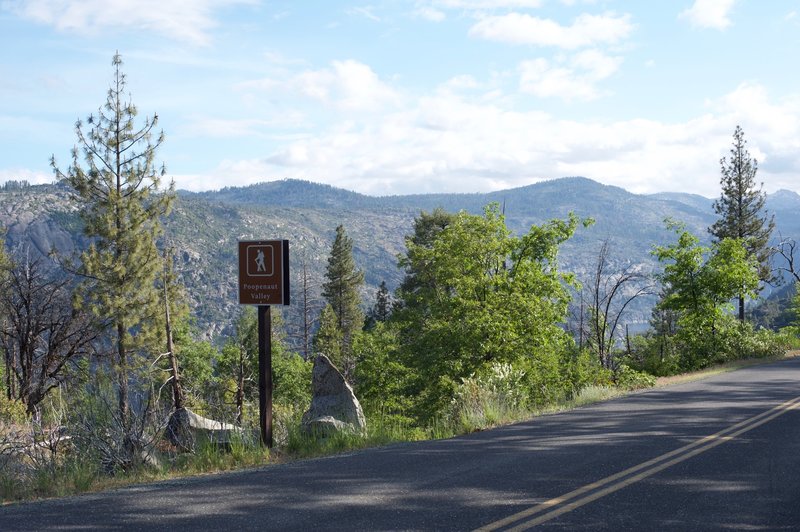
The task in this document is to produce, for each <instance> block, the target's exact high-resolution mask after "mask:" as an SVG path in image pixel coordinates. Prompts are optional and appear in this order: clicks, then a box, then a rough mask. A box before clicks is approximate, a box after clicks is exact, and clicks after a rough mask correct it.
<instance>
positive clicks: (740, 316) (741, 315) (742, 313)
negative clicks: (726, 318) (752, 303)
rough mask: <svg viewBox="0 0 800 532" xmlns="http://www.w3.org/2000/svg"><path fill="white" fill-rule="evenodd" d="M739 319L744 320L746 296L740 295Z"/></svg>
mask: <svg viewBox="0 0 800 532" xmlns="http://www.w3.org/2000/svg"><path fill="white" fill-rule="evenodd" d="M739 321H741V322H743V321H744V296H739Z"/></svg>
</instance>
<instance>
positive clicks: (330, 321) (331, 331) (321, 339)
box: [314, 304, 344, 369]
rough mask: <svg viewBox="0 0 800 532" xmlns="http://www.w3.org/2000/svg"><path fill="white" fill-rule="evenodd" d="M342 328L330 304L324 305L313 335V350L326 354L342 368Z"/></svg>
mask: <svg viewBox="0 0 800 532" xmlns="http://www.w3.org/2000/svg"><path fill="white" fill-rule="evenodd" d="M342 336H343V334H342V330H341V329H340V328H339V320H338V319H337V318H336V312H335V311H334V310H333V307H332V306H331V305H330V304H327V305H325V308H323V309H322V314H321V315H320V317H319V330H318V331H317V335H316V336H315V337H314V352H315V353H317V354H321V355H325V356H327V357H328V358H329V359H330V361H331V362H333V364H334V365H335V366H336V367H337V368H340V369H341V368H343V363H344V357H343V355H342Z"/></svg>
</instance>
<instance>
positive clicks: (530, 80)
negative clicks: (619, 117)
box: [519, 50, 622, 101]
mask: <svg viewBox="0 0 800 532" xmlns="http://www.w3.org/2000/svg"><path fill="white" fill-rule="evenodd" d="M621 62H622V59H621V58H619V57H611V56H608V55H605V54H604V53H602V52H600V51H598V50H585V51H583V52H580V53H579V54H576V55H575V56H573V57H572V58H571V59H570V60H569V61H562V62H561V63H559V64H553V63H552V62H551V61H548V60H547V59H543V58H538V59H534V60H530V61H523V62H522V63H521V64H520V67H519V72H520V82H519V85H520V90H521V91H522V92H525V93H528V94H533V95H535V96H539V97H541V98H550V97H558V98H561V99H563V100H566V101H571V100H594V99H596V98H598V97H600V96H601V93H600V91H598V89H597V87H596V84H597V82H599V81H601V80H603V79H605V78H608V77H609V76H611V75H612V74H613V73H614V72H616V71H617V69H618V68H619V65H620V63H621Z"/></svg>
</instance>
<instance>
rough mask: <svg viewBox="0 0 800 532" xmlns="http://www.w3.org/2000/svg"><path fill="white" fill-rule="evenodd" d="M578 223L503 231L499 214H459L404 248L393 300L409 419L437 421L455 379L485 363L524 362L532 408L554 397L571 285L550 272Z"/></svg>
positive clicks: (560, 388) (561, 385)
mask: <svg viewBox="0 0 800 532" xmlns="http://www.w3.org/2000/svg"><path fill="white" fill-rule="evenodd" d="M577 223H578V220H577V218H575V217H574V216H571V217H570V218H569V219H568V220H566V221H562V220H553V221H551V222H548V223H547V224H544V225H542V226H532V227H531V229H530V231H529V232H528V233H527V234H525V235H523V236H522V237H514V236H512V235H511V232H510V231H509V230H508V229H507V228H506V225H505V220H504V217H503V216H502V215H501V214H500V212H499V206H498V205H496V204H494V205H490V206H489V207H487V208H486V210H485V212H484V215H483V216H474V215H470V214H467V213H465V212H461V213H459V214H457V215H456V216H455V217H454V218H453V219H452V220H451V221H449V223H448V224H447V225H446V226H445V227H444V228H441V229H439V230H438V231H436V232H435V236H434V237H433V240H432V241H424V242H423V243H422V244H416V243H415V241H414V239H413V238H409V239H407V245H408V253H407V255H406V257H405V258H404V259H403V260H402V261H401V264H404V265H405V267H406V270H407V271H410V272H413V274H414V276H413V279H414V281H413V285H414V286H413V291H410V292H409V291H401V294H402V295H403V297H405V298H406V299H405V301H404V304H403V305H401V307H402V310H400V311H398V312H397V313H396V314H395V315H396V316H397V320H398V322H399V323H400V326H401V338H402V340H403V350H404V361H405V363H406V365H407V366H409V367H410V368H412V369H413V370H414V375H415V378H416V383H415V385H414V388H415V392H416V394H417V395H418V396H419V398H420V401H419V402H418V404H417V405H416V406H417V414H418V415H420V416H422V417H423V418H427V419H430V417H431V416H433V415H435V414H436V413H437V412H442V411H443V409H444V408H445V407H446V406H447V404H448V403H449V400H450V398H451V397H452V396H453V393H454V391H455V389H456V387H457V386H458V383H459V382H461V380H462V379H464V378H467V377H468V376H470V375H472V374H480V373H481V372H482V371H483V370H485V369H486V368H488V367H489V366H490V365H491V364H494V363H510V364H513V365H516V364H517V363H523V366H520V367H524V368H525V371H526V374H527V375H528V379H527V380H528V382H527V384H528V386H529V388H528V391H529V393H530V397H531V399H532V400H533V401H534V402H538V401H544V400H547V398H549V397H551V396H558V395H560V394H563V392H564V389H565V388H566V386H565V384H566V383H565V382H564V381H563V379H562V378H561V373H560V368H559V353H560V352H562V351H563V350H564V349H565V348H566V346H567V345H568V343H569V339H568V337H567V335H566V334H565V333H564V331H563V330H562V328H561V327H559V323H561V322H563V321H564V319H565V316H566V311H567V304H568V301H569V293H568V291H567V290H566V288H565V285H564V284H565V282H566V283H569V282H572V277H571V276H569V275H562V274H561V273H559V272H558V268H557V262H556V257H557V252H558V247H559V245H561V244H562V243H563V242H564V241H566V240H567V239H568V238H570V237H571V236H572V234H573V233H574V231H575V228H576V226H577Z"/></svg>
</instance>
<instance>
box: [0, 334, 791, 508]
mask: <svg viewBox="0 0 800 532" xmlns="http://www.w3.org/2000/svg"><path fill="white" fill-rule="evenodd" d="M797 356H800V351H798V350H794V351H790V352H788V353H786V354H785V355H783V356H779V357H772V358H765V359H748V360H741V361H736V362H730V363H725V364H721V365H718V366H714V367H710V368H707V369H705V370H702V371H696V372H691V373H685V374H681V375H675V376H671V377H664V378H660V379H658V380H657V381H656V383H655V385H654V386H655V387H663V386H674V385H678V384H682V383H687V382H693V381H697V380H702V379H705V378H708V377H711V376H714V375H719V374H721V373H724V372H730V371H736V370H738V369H742V368H746V367H750V366H754V365H759V364H767V363H770V362H774V361H778V360H783V359H786V358H795V357H797ZM644 389H646V388H644ZM639 390H641V388H640V389H639ZM636 391H637V390H625V389H621V388H614V387H605V386H590V387H587V388H585V389H583V390H582V391H581V392H580V393H579V394H577V395H576V396H575V397H573V398H571V399H570V400H567V401H563V402H559V403H554V404H551V405H547V406H543V407H541V408H538V409H536V410H532V411H521V410H516V411H515V410H513V409H510V408H498V406H497V405H493V406H492V407H491V408H488V409H487V411H486V412H483V413H481V412H480V411H478V410H476V409H474V408H471V409H470V410H469V412H463V411H462V412H460V413H459V415H458V416H454V417H451V418H449V419H440V420H436V422H434V423H433V424H432V425H431V426H429V427H427V428H425V429H421V428H419V427H411V426H408V425H404V424H402V423H397V422H396V420H393V419H391V418H389V417H387V416H380V415H374V416H372V417H370V418H369V419H368V427H369V429H368V431H367V433H366V434H357V433H348V432H341V433H336V434H333V435H331V436H330V437H327V438H325V439H319V438H316V437H314V436H312V435H309V434H307V433H304V432H303V431H302V430H301V428H300V426H299V425H294V426H288V427H286V426H283V425H282V421H281V420H282V419H283V416H282V415H280V414H279V415H278V420H279V421H278V430H277V432H278V434H280V435H281V436H280V437H279V443H278V445H276V446H275V447H274V448H273V449H271V450H270V449H266V448H264V447H263V446H261V445H260V444H259V441H258V437H257V435H256V434H255V433H254V434H253V436H252V437H249V438H247V437H235V438H233V439H232V440H231V441H230V443H229V445H227V446H224V447H223V446H219V445H216V444H214V443H213V442H210V441H206V442H203V443H201V444H199V445H198V446H197V447H196V448H195V449H194V452H192V453H188V454H187V453H181V454H175V453H172V454H171V453H170V452H169V451H168V450H166V449H165V448H163V446H162V448H163V449H164V451H163V455H162V458H163V459H162V461H161V465H160V466H159V467H148V468H140V469H137V470H133V471H130V472H124V473H120V474H117V475H114V476H108V475H107V474H104V472H102V471H98V470H97V469H96V468H95V467H94V466H93V464H91V463H89V462H86V461H80V460H78V459H76V457H74V456H70V455H69V454H68V453H67V454H65V455H64V456H61V457H56V456H50V455H47V454H46V453H42V452H39V453H32V452H31V451H30V450H27V451H26V450H19V451H18V454H16V455H11V454H9V453H8V452H6V453H5V454H4V455H3V456H2V460H3V461H4V462H3V465H4V467H3V469H2V473H0V490H2V491H0V494H2V502H3V504H4V505H5V504H11V503H14V502H18V501H26V500H38V499H45V498H52V497H64V496H69V495H76V494H81V493H93V492H100V491H103V490H108V489H115V488H119V487H123V486H128V485H133V484H142V483H145V484H146V483H149V482H157V481H161V480H168V479H175V478H186V477H191V476H196V475H207V474H216V473H221V472H226V471H237V470H244V469H248V468H261V467H269V466H270V465H277V464H283V463H287V462H291V461H294V460H303V459H308V458H318V457H323V456H331V455H335V454H338V453H343V452H349V451H354V450H359V449H366V448H371V447H378V446H383V445H389V444H392V443H402V442H414V441H422V440H427V439H441V438H450V437H454V436H458V435H462V434H468V433H470V432H474V431H479V430H486V429H491V428H493V427H498V426H502V425H507V424H513V423H516V422H521V421H528V420H530V419H532V418H535V417H537V416H542V415H549V414H554V413H559V412H566V411H569V410H571V409H574V408H580V407H582V406H586V405H590V404H594V403H598V402H602V401H606V400H609V399H614V398H619V397H623V396H625V395H628V394H630V393H635V392H636ZM499 411H502V414H503V415H498V412H499ZM2 428H3V434H4V435H5V436H4V438H5V439H4V440H2V442H3V444H4V445H5V446H7V445H8V443H9V441H10V438H9V436H8V435H9V434H10V433H13V432H16V433H20V432H22V431H25V430H35V429H32V428H31V427H23V426H22V425H21V424H14V425H12V424H8V423H4V424H3V427H2ZM38 437H39V438H41V437H42V435H39V436H38ZM40 441H41V440H40ZM5 448H6V449H8V447H5ZM14 467H16V468H19V469H22V470H24V471H25V473H24V475H19V474H18V473H11V474H10V471H9V468H14ZM12 475H13V476H12Z"/></svg>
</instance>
